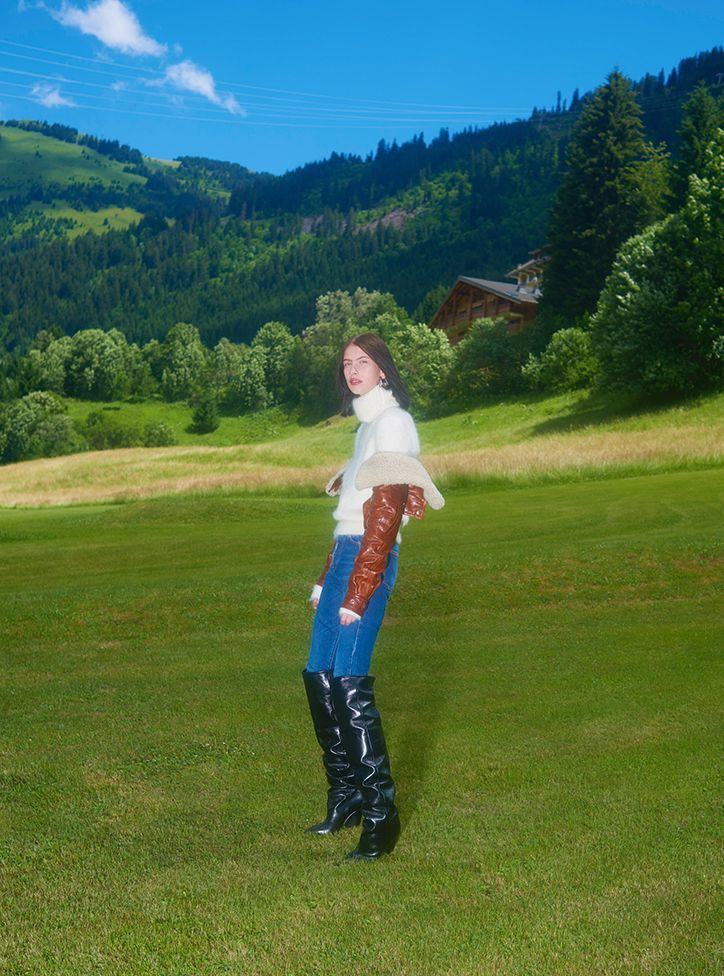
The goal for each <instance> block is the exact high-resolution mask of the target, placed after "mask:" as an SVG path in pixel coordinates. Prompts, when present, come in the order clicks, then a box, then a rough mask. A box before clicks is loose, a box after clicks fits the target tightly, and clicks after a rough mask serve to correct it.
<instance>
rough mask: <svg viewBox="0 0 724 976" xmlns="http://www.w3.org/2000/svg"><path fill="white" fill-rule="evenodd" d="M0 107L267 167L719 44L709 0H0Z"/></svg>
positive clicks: (717, 13) (502, 109)
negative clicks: (498, 0)
mask: <svg viewBox="0 0 724 976" xmlns="http://www.w3.org/2000/svg"><path fill="white" fill-rule="evenodd" d="M3 6H4V7H5V10H4V12H3V17H2V21H0V118H39V119H47V120H48V121H57V122H62V123H65V124H67V125H73V126H75V127H76V128H78V129H80V130H82V131H85V132H90V133H92V134H94V135H99V136H103V137H106V138H111V139H118V140H119V141H121V142H126V143H129V144H130V145H132V146H135V147H137V148H138V149H141V151H142V152H144V153H146V154H148V155H151V156H158V157H161V158H167V159H171V158H173V157H174V156H179V155H186V154H188V155H203V156H211V157H213V158H216V159H227V160H232V161H234V162H239V163H242V164H243V165H245V166H249V167H251V168H252V169H257V170H268V171H270V172H273V173H281V172H284V171H285V170H287V169H290V168H292V167H294V166H298V165H301V164H302V163H305V162H309V161H311V160H314V159H321V158H324V157H325V156H328V155H329V153H330V152H332V151H333V150H336V151H338V152H356V153H361V154H365V153H367V152H368V151H370V150H372V149H374V147H375V146H376V144H377V142H378V141H379V140H380V139H383V138H384V139H386V140H388V141H392V139H395V138H396V139H397V140H398V141H403V140H405V139H409V138H410V137H411V136H413V135H414V134H415V133H418V132H424V133H425V136H426V137H427V138H430V137H432V136H434V135H435V134H436V133H437V132H438V130H439V129H440V127H441V126H443V125H445V126H447V127H448V128H449V129H450V130H451V131H455V130H457V129H460V128H463V127H464V126H466V125H479V126H485V125H489V124H490V123H492V122H494V121H496V120H504V119H513V118H520V117H526V116H527V115H528V114H529V112H530V110H531V108H532V107H533V105H538V106H550V105H552V104H553V103H554V102H555V99H556V93H557V92H558V91H559V90H560V91H561V92H562V94H563V97H564V98H569V97H570V95H571V92H572V91H573V89H574V88H576V87H578V88H580V90H581V92H583V91H586V90H589V89H591V88H595V86H596V85H598V84H600V83H601V82H602V81H603V80H604V79H605V77H606V75H607V73H608V72H609V71H611V69H612V68H614V67H618V68H619V69H620V70H621V71H623V72H624V73H625V74H627V75H629V76H630V77H632V78H638V77H640V76H641V75H643V74H645V73H646V72H647V71H650V72H652V73H656V72H658V71H659V69H661V68H664V69H665V70H666V71H667V72H668V71H669V70H670V69H671V68H672V67H674V66H675V65H676V64H677V63H678V61H679V60H680V59H681V58H683V57H688V56H690V55H693V54H696V53H697V52H699V51H702V50H707V49H709V48H711V47H713V46H714V45H718V44H722V43H723V42H724V7H722V5H721V4H720V3H714V2H708V0H690V2H688V3H686V4H685V3H683V2H679V0H609V2H607V3H597V2H593V3H589V4H587V5H586V4H584V3H582V2H580V0H578V2H575V3H574V2H570V0H562V2H558V3H555V4H551V5H542V4H540V3H539V2H536V3H533V2H530V0H519V2H518V3H517V4H514V5H512V4H497V5H495V6H493V5H490V4H485V3H480V2H477V3H476V2H472V0H459V2H458V3H457V4H455V5H453V4H443V3H439V2H437V3H433V2H432V0H416V2H414V3H413V2H407V0H404V2H403V0H386V2H382V0H368V2H367V3H365V4H342V3H339V2H337V3H333V2H331V0H309V2H307V3H289V2H282V0H264V2H259V0H255V2H246V3H245V2H243V0H242V2H237V0H207V2H206V3H198V2H191V0H175V2H169V0H21V2H19V3H17V2H16V0H10V2H8V0H6V2H5V3H4V4H3Z"/></svg>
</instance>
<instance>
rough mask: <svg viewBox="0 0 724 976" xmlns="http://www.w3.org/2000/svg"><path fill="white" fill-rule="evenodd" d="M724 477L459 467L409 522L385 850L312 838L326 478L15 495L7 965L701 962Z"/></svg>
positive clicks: (394, 639)
mask: <svg viewBox="0 0 724 976" xmlns="http://www.w3.org/2000/svg"><path fill="white" fill-rule="evenodd" d="M723 495H724V475H723V474H722V471H721V469H716V468H713V469H711V470H700V471H679V472H671V473H662V474H653V475H648V476H645V477H629V478H620V479H617V478H608V479H607V480H589V481H587V482H579V483H575V484H550V485H544V486H536V487H518V488H516V489H515V490H510V489H507V490H506V489H503V488H499V489H497V490H486V489H484V488H480V487H478V488H469V489H455V490H451V491H449V492H448V497H447V505H446V507H445V509H443V510H442V511H441V512H435V513H430V514H429V516H426V518H425V520H424V521H423V522H422V523H420V524H417V523H415V524H411V525H410V526H408V527H407V529H406V530H405V539H404V542H403V545H402V552H401V560H400V567H401V568H400V576H399V580H398V584H397V587H396V590H395V593H394V594H393V598H392V601H391V603H390V607H389V609H388V614H387V618H386V621H385V624H384V627H383V630H382V632H381V634H380V638H379V640H378V645H377V648H376V651H375V657H374V659H373V668H372V671H373V673H374V674H376V675H377V689H378V701H379V703H380V707H381V710H382V714H383V717H384V723H385V728H386V732H387V739H388V744H389V747H390V752H391V757H392V764H393V772H394V774H395V776H396V780H397V785H398V800H399V806H400V812H401V817H402V822H403V833H402V836H401V839H400V842H399V845H398V848H397V850H396V851H395V853H394V854H393V855H392V856H391V857H389V858H386V859H383V860H382V861H380V862H379V863H374V864H350V863H345V862H344V861H343V855H344V854H345V852H346V851H348V850H349V849H350V848H351V847H352V846H353V844H354V838H355V835H356V831H352V832H343V834H342V835H341V836H340V835H335V836H333V837H329V838H318V837H311V836H308V835H305V834H304V833H303V829H304V827H305V826H306V825H308V824H309V823H311V822H313V821H314V820H315V819H317V818H318V817H319V815H320V813H321V812H322V807H323V805H324V791H325V785H324V782H323V774H322V768H321V762H320V759H319V755H318V748H317V746H316V742H315V741H314V738H313V733H312V730H311V725H310V721H309V718H308V714H307V709H306V701H305V699H304V693H303V689H302V684H301V679H300V670H301V668H302V667H303V666H304V662H305V656H306V651H307V641H308V635H309V628H310V624H311V610H310V608H309V606H308V604H307V603H306V598H307V595H308V592H309V588H310V585H311V582H312V581H313V579H314V577H315V576H316V575H317V573H318V572H319V570H320V569H321V564H322V562H323V559H324V556H325V553H326V544H327V541H328V536H329V533H330V531H331V517H330V512H331V508H332V506H333V502H332V500H331V499H327V498H319V499H315V498H301V497H298V498H294V497H283V496H281V495H280V497H277V498H270V497H263V498H262V497H258V498H253V497H249V496H248V495H245V496H240V495H234V494H233V493H227V494H217V495H214V496H209V497H206V498H203V497H199V498H191V497H177V498H157V499H148V500H143V501H136V502H131V503H127V504H123V505H94V506H89V507H73V508H51V509H41V510H20V509H18V510H2V511H0V542H1V543H2V545H0V561H1V570H2V571H1V572H0V596H1V598H2V607H3V613H2V616H1V617H0V654H1V655H2V665H3V673H4V678H5V681H4V683H3V691H2V695H3V707H2V714H3V736H2V740H1V745H0V749H1V752H0V785H1V787H2V797H3V804H2V807H1V808H0V810H1V816H2V824H1V827H0V838H1V839H0V872H1V880H0V917H1V918H2V926H0V971H1V972H3V973H4V974H8V976H20V974H23V976H26V974H27V976H30V974H32V976H61V974H62V976H86V974H87V976H90V974H94V976H96V974H103V976H111V974H114V976H115V974H118V976H130V974H132V976H146V974H148V976H152V974H153V976H222V974H244V976H252V974H253V976H279V974H289V976H317V974H320V976H321V974H325V976H326V974H330V973H335V972H344V973H351V974H358V973H370V974H375V976H383V974H384V976H387V974H400V976H440V974H450V976H453V974H455V976H459V974H464V976H467V974H471V976H472V974H475V976H574V974H575V976H613V974H626V976H628V974H656V976H705V974H706V976H710V974H714V973H716V972H719V971H720V970H719V969H718V957H717V944H718V940H719V938H720V934H721V932H720V928H719V923H720V914H721V904H720V902H717V880H718V877H719V876H720V872H721V864H720V863H718V862H717V852H718V847H717V842H718V840H719V839H720V836H719V823H720V809H719V808H718V803H717V799H718V796H717V768H718V767H717V762H718V759H719V747H718V738H719V737H718V728H719V726H718V721H719V717H720V702H721V666H720V661H721V655H720V651H721V647H722V629H723V628H722V613H721V610H722V593H721V583H722V573H721V566H722V546H721V526H722V521H721V514H722V496H723Z"/></svg>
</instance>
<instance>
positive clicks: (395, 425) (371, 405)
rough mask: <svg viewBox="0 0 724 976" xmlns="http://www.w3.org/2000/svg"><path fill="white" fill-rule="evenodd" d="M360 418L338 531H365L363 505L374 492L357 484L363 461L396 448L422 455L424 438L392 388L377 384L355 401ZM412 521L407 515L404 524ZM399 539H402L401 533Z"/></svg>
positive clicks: (344, 482)
mask: <svg viewBox="0 0 724 976" xmlns="http://www.w3.org/2000/svg"><path fill="white" fill-rule="evenodd" d="M352 408H353V409H354V412H355V415H356V416H357V419H358V420H359V421H360V425H359V428H358V429H357V434H356V437H355V442H354V454H353V456H352V459H351V461H350V462H349V464H348V465H347V467H346V468H345V469H344V475H343V477H342V488H341V491H340V494H339V503H338V505H337V507H336V509H335V510H334V518H335V520H336V522H337V525H336V527H335V530H334V535H335V538H336V537H337V536H338V535H363V534H364V520H363V513H362V506H363V505H364V503H365V502H366V501H367V499H368V498H370V497H371V495H372V489H371V488H365V489H363V490H362V491H360V490H359V489H357V488H355V478H356V477H357V472H358V470H359V468H360V465H361V464H362V463H363V462H364V461H366V460H367V459H368V458H370V457H372V455H373V454H377V453H378V451H392V452H395V453H397V454H410V455H412V457H418V456H419V454H420V441H419V439H418V436H417V430H416V429H415V422H414V420H413V419H412V417H411V416H410V414H409V413H408V412H407V411H406V410H403V409H402V407H401V406H400V405H399V403H398V402H397V400H396V399H395V397H394V395H393V393H392V391H391V390H386V389H384V388H383V387H382V386H379V385H378V386H375V387H373V388H372V389H371V390H370V391H369V392H367V393H364V394H363V395H362V396H358V397H355V399H354V400H353V401H352ZM407 521H408V519H407V517H406V516H405V517H404V518H403V525H404V524H406V523H407ZM397 541H398V542H399V541H400V537H399V535H398V537H397Z"/></svg>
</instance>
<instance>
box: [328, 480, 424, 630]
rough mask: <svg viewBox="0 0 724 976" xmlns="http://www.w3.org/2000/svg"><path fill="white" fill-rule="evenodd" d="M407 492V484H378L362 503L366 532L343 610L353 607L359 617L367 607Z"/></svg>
mask: <svg viewBox="0 0 724 976" xmlns="http://www.w3.org/2000/svg"><path fill="white" fill-rule="evenodd" d="M407 492H408V486H407V485H378V486H377V487H376V488H373V489H372V497H371V498H369V499H368V500H367V501H366V502H365V503H364V505H363V506H362V511H363V513H364V526H365V531H364V535H363V536H362V543H361V545H360V550H359V552H358V553H357V558H356V559H355V561H354V566H353V567H352V574H351V575H350V578H349V583H348V584H347V593H346V595H345V598H344V600H343V601H342V609H343V610H352V611H353V612H354V613H358V614H359V615H360V617H361V616H362V614H363V613H364V612H365V610H366V609H367V604H368V603H369V601H370V598H371V596H372V594H373V593H374V592H375V590H376V589H377V587H378V586H379V585H380V581H381V580H382V575H383V573H384V571H385V569H386V567H387V557H388V555H389V553H390V550H391V549H392V547H393V546H394V544H395V541H396V539H397V532H398V530H399V528H400V522H401V521H402V516H403V513H404V511H405V502H406V501H407Z"/></svg>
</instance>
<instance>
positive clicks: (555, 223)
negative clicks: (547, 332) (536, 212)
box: [541, 71, 655, 320]
mask: <svg viewBox="0 0 724 976" xmlns="http://www.w3.org/2000/svg"><path fill="white" fill-rule="evenodd" d="M646 162H648V160H647V159H646V152H645V143H644V138H643V127H642V123H641V113H640V110H639V107H638V104H637V102H636V97H635V95H634V93H633V92H632V90H631V84H630V82H629V80H628V79H627V78H624V76H623V75H621V74H619V73H618V72H617V71H614V72H613V73H612V74H611V75H610V76H609V78H608V81H607V82H606V84H605V85H602V86H601V87H600V88H599V89H598V90H597V91H596V92H595V93H594V95H593V97H592V98H591V100H590V101H589V102H588V103H587V104H586V106H585V108H584V109H583V111H582V114H581V117H580V120H579V121H578V123H577V125H576V127H575V129H574V132H573V137H572V140H571V144H570V146H569V148H568V156H567V165H568V168H567V172H566V174H565V176H564V178H563V182H562V184H561V187H560V189H559V191H558V195H557V197H556V201H555V204H554V207H553V212H552V214H551V221H550V227H549V235H548V239H549V242H550V247H551V254H552V260H551V262H550V265H549V267H548V269H547V270H546V281H545V295H544V298H543V301H542V303H541V311H542V313H543V316H544V317H545V315H546V313H553V314H557V315H559V316H560V315H562V316H565V317H567V318H569V319H570V320H575V319H577V318H579V316H581V315H582V314H583V313H584V312H592V311H593V309H594V308H595V307H596V300H597V298H598V295H599V293H600V291H601V288H602V287H603V283H604V281H605V279H606V276H607V275H608V273H609V271H610V270H611V265H612V264H613V259H614V257H615V255H616V251H617V250H618V248H619V247H620V246H621V244H622V243H623V242H624V241H625V240H626V239H627V238H629V237H630V236H631V235H632V234H635V233H636V232H637V231H639V230H641V229H642V227H644V226H645V225H646V224H647V223H648V222H649V221H650V220H651V218H652V216H655V214H652V212H651V211H652V206H651V199H650V195H649V194H648V193H646V192H644V191H643V190H642V186H641V179H640V167H641V166H642V165H643V164H644V163H646Z"/></svg>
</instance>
